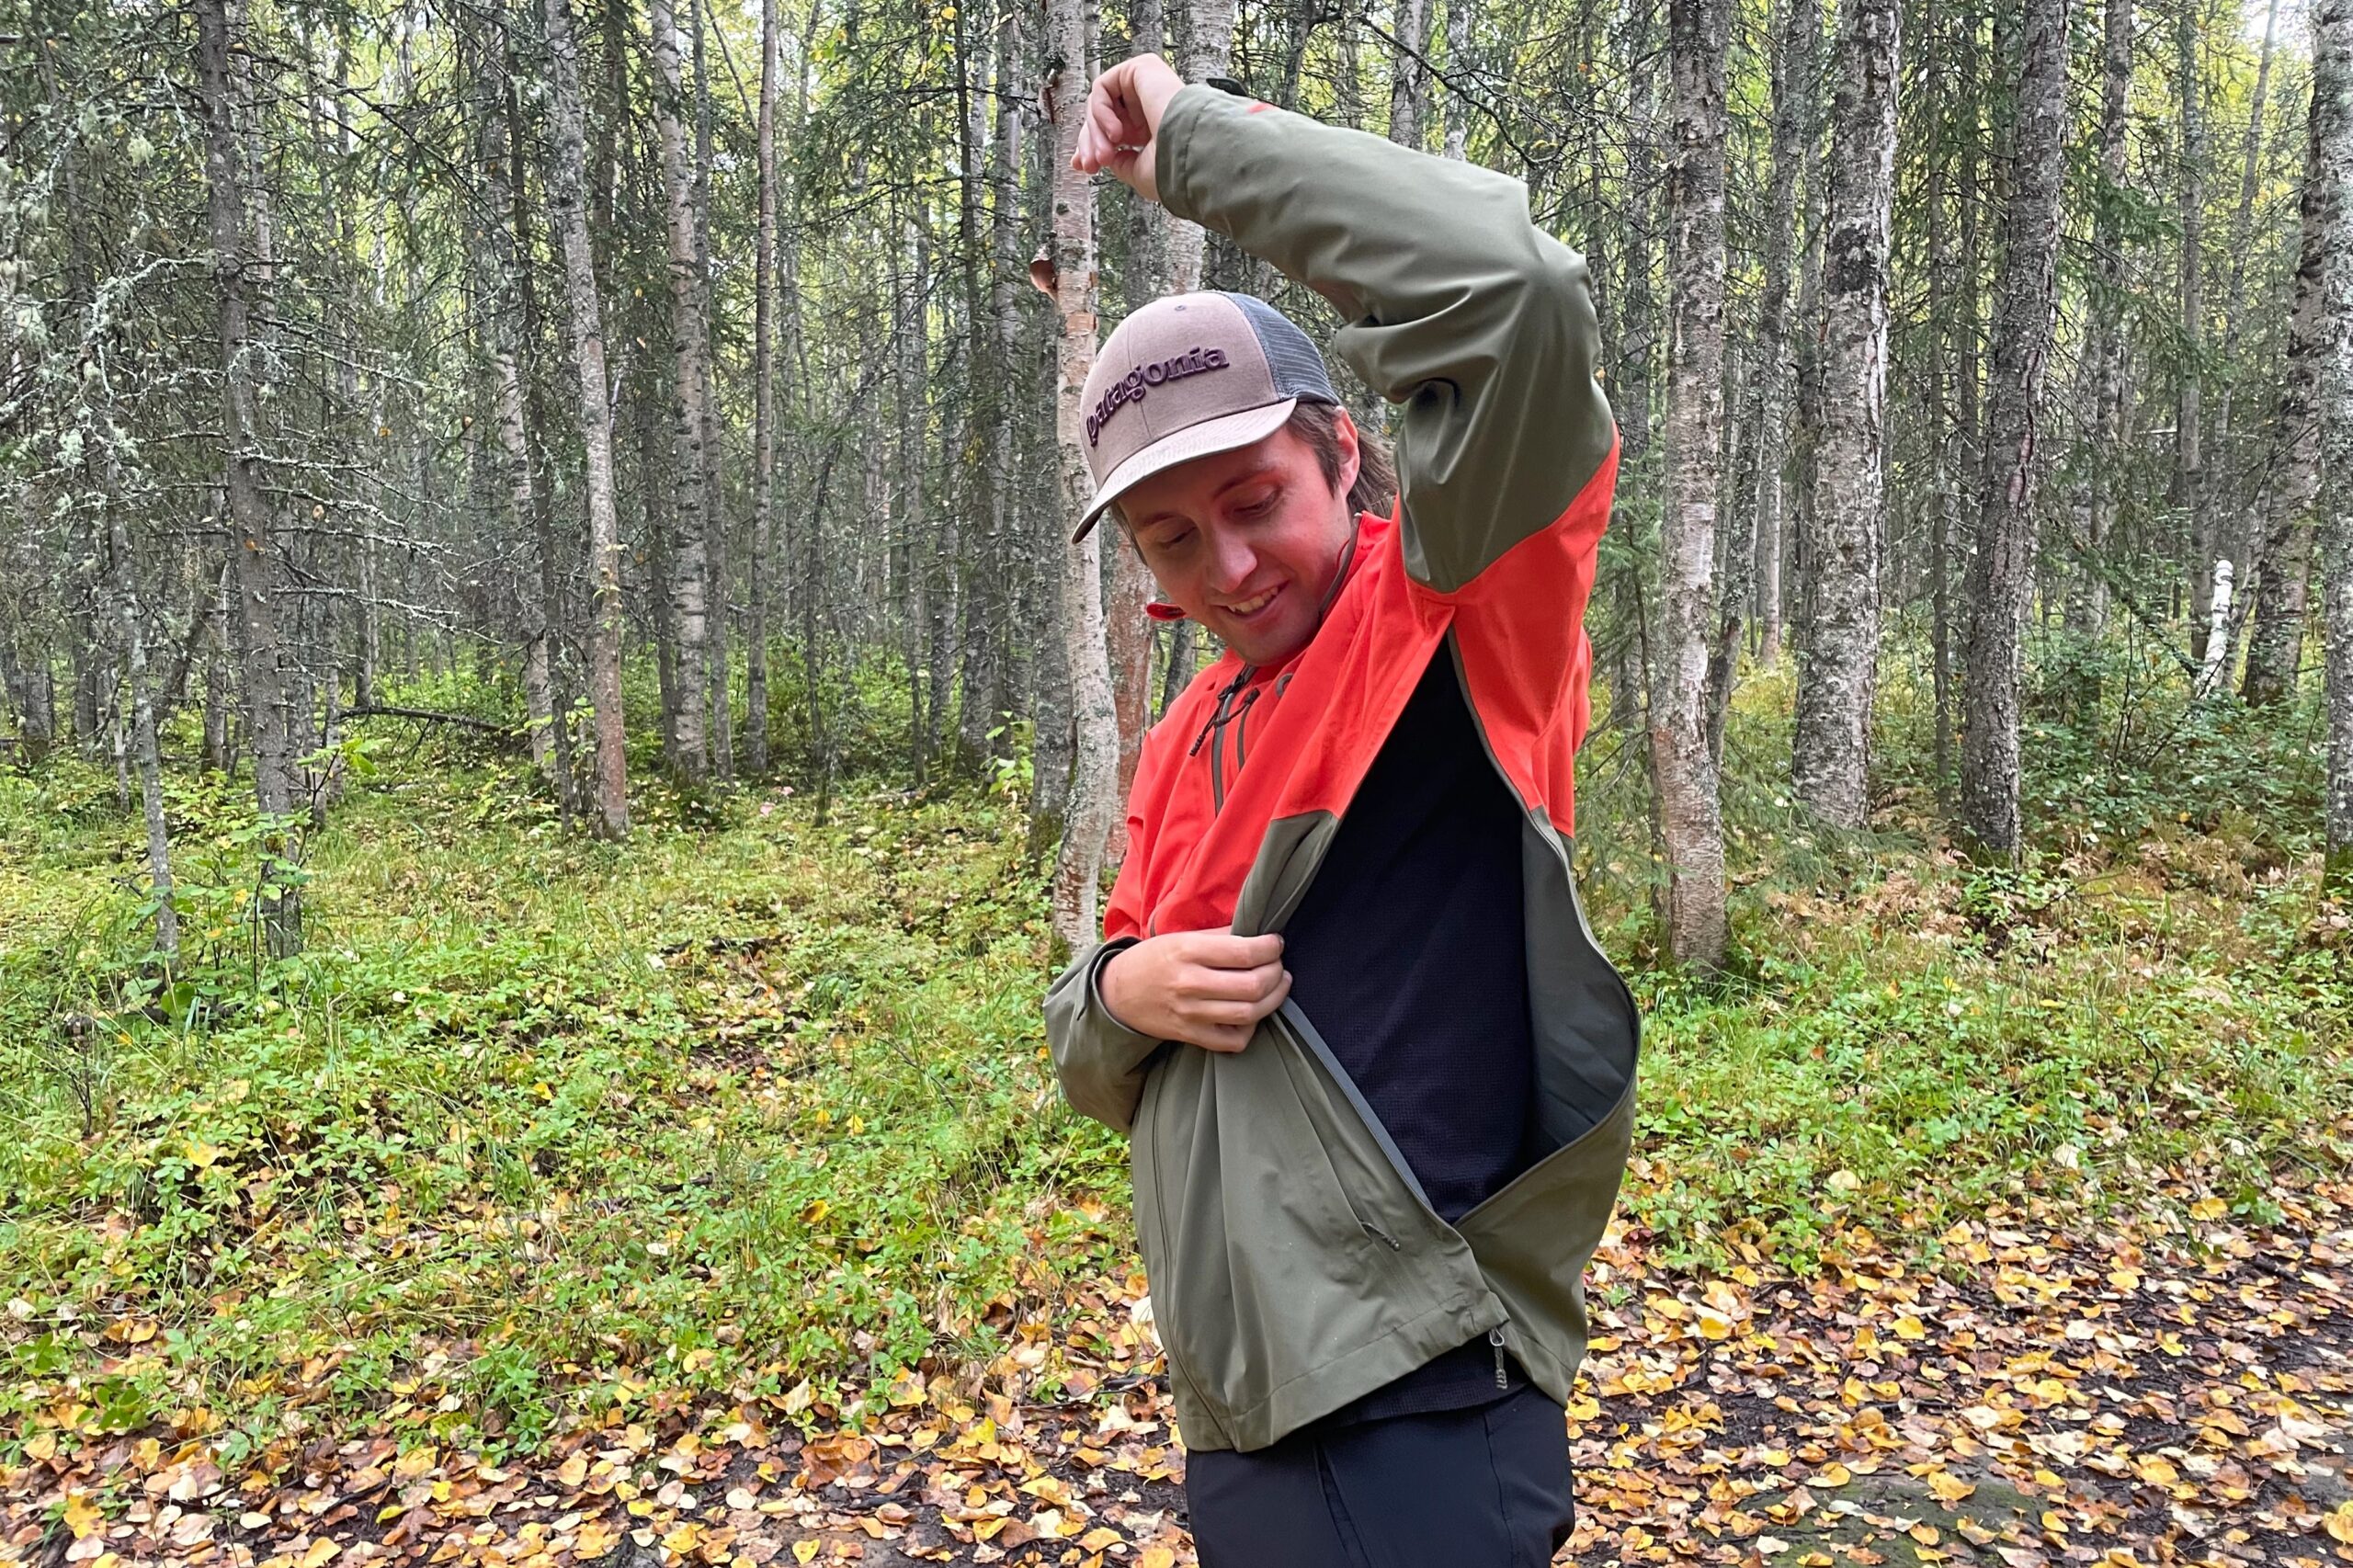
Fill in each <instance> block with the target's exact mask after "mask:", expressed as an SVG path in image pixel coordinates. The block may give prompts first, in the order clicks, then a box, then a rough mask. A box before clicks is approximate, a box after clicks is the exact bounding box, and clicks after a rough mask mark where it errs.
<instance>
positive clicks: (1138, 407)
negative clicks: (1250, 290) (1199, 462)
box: [1086, 294, 1282, 485]
mask: <svg viewBox="0 0 2353 1568" xmlns="http://www.w3.org/2000/svg"><path fill="white" fill-rule="evenodd" d="M1280 401H1282V399H1281V394H1280V393H1279V392H1276V390H1275V379H1274V372H1273V370H1272V369H1270V368H1269V367H1268V365H1267V356H1266V352H1265V350H1263V349H1262V348H1260V347H1259V346H1258V335H1257V334H1256V333H1255V332H1253V331H1252V330H1251V329H1250V324H1249V322H1248V321H1247V320H1246V319H1245V318H1244V316H1243V314H1242V311H1241V308H1240V307H1239V306H1237V305H1235V304H1234V303H1233V301H1231V300H1228V299H1225V298H1223V297H1222V296H1220V295H1216V294H1185V295H1177V296H1174V297H1171V298H1169V299H1165V300H1156V301H1153V303H1151V304H1149V305H1147V306H1145V307H1144V308H1143V309H1142V310H1141V311H1138V312H1135V313H1134V314H1133V315H1131V316H1130V317H1129V318H1128V319H1127V320H1126V321H1124V322H1122V323H1121V324H1120V328H1119V330H1118V331H1116V332H1114V333H1113V334H1112V335H1111V336H1110V339H1109V341H1108V342H1107V343H1105V344H1104V346H1103V351H1102V353H1101V354H1100V355H1098V356H1097V358H1096V362H1095V373H1094V374H1093V375H1090V376H1089V377H1088V378H1087V381H1086V422H1087V434H1088V437H1089V440H1088V445H1087V452H1086V461H1087V468H1088V470H1089V472H1091V473H1092V474H1093V476H1094V478H1095V482H1096V483H1097V484H1098V485H1099V484H1101V483H1103V480H1104V478H1105V476H1107V475H1108V474H1109V473H1110V472H1112V471H1113V470H1114V469H1117V468H1118V467H1119V466H1120V464H1121V463H1123V462H1125V461H1127V460H1128V459H1129V458H1131V457H1132V456H1134V455H1135V454H1136V453H1138V452H1140V451H1142V450H1143V449H1145V448H1146V447H1149V446H1151V445H1152V444H1153V443H1154V442H1155V441H1159V440H1162V439H1164V438H1165V437H1169V436H1173V435H1175V434H1176V433H1177V432H1178V431H1180V430H1183V429H1186V428H1187V427H1188V426H1194V425H1198V424H1199V423H1201V422H1202V421H1204V420H1209V419H1214V418H1217V417H1219V416H1220V415H1228V414H1236V413H1240V412H1242V411H1244V410H1245V409H1252V408H1261V407H1264V406H1266V405H1267V404H1268V403H1277V402H1280Z"/></svg>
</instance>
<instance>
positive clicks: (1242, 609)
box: [1225, 584, 1283, 620]
mask: <svg viewBox="0 0 2353 1568" xmlns="http://www.w3.org/2000/svg"><path fill="white" fill-rule="evenodd" d="M1282 591H1283V590H1282V585H1280V584H1277V585H1275V586H1273V587H1271V588H1268V589H1267V591H1266V592H1265V593H1263V594H1260V595H1258V596H1257V597H1255V598H1247V599H1244V600H1243V601H1242V602H1241V603H1240V604H1232V605H1227V606H1226V607H1225V613H1226V614H1228V615H1230V616H1232V617H1233V619H1236V620H1247V619H1250V618H1251V617H1252V616H1254V615H1256V614H1257V613H1258V612H1259V611H1260V610H1262V609H1265V608H1267V606H1268V605H1270V604H1272V603H1274V602H1275V597H1276V596H1277V595H1278V594H1280V593H1281V592H1282Z"/></svg>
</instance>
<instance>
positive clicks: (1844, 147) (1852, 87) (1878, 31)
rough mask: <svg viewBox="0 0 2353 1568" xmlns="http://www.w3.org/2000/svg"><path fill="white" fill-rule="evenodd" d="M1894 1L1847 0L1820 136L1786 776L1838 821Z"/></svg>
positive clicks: (1875, 367)
mask: <svg viewBox="0 0 2353 1568" xmlns="http://www.w3.org/2000/svg"><path fill="white" fill-rule="evenodd" d="M1900 27H1901V11H1900V7H1899V6H1898V4H1897V0H1846V4H1845V5H1844V6H1842V7H1841V16H1840V17H1839V29H1840V34H1841V36H1840V39H1839V44H1838V57H1839V79H1838V97H1837V105H1836V110H1835V111H1834V112H1835V117H1836V118H1835V121H1834V126H1833V130H1832V131H1831V143H1830V233H1829V235H1828V238H1827V239H1826V241H1825V242H1824V244H1825V246H1826V255H1825V257H1824V267H1823V293H1824V319H1823V328H1822V343H1823V372H1822V384H1823V398H1822V405H1823V425H1822V443H1821V448H1820V453H1821V456H1820V466H1821V472H1822V482H1821V487H1820V491H1819V495H1820V503H1819V509H1818V511H1817V513H1816V515H1815V517H1814V526H1813V535H1812V546H1813V548H1812V551H1811V562H1810V564H1811V571H1812V584H1813V619H1812V621H1811V622H1810V623H1809V624H1808V626H1807V627H1806V635H1805V644H1804V647H1803V648H1802V650H1801V653H1800V656H1799V660H1798V689H1797V732H1796V741H1795V744H1794V748H1793V751H1792V767H1791V773H1792V782H1793V785H1794V788H1795V790H1796V794H1797V798H1798V799H1799V800H1800V801H1802V802H1803V803H1804V804H1805V805H1806V806H1807V807H1808V808H1810V809H1811V810H1813V812H1816V813H1817V814H1819V815H1820V816H1822V817H1823V818H1824V820H1825V821H1828V822H1830V823H1832V824H1836V825H1837V826H1839V827H1845V828H1859V827H1861V826H1863V825H1864V824H1865V823H1866V822H1867V821H1868V820H1869V816H1870V796H1869V793H1868V791H1867V790H1866V788H1865V785H1866V776H1867V774H1868V771H1869V763H1870V739H1871V710H1872V701H1873V698H1874V696H1875V695H1876V692H1877V689H1878V670H1879V604H1880V591H1879V553H1880V538H1881V531H1882V529H1883V528H1884V526H1885V522H1886V510H1887V480H1886V463H1887V352H1888V283H1889V280H1888V268H1889V266H1890V262H1891V256H1890V254H1889V245H1890V226H1891V223H1892V222H1893V210H1894V205H1895V110H1896V103H1895V98H1896V71H1897V64H1898V62H1899V60H1900V58H1901V55H1900V51H1899V43H1898V33H1899V30H1900Z"/></svg>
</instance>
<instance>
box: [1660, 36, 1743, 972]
mask: <svg viewBox="0 0 2353 1568" xmlns="http://www.w3.org/2000/svg"><path fill="white" fill-rule="evenodd" d="M1729 23H1730V8H1729V6H1728V5H1727V4H1726V0H1668V6H1667V35H1668V36H1667V53H1668V67H1669V74H1670V77H1671V79H1672V81H1673V84H1674V94H1675V100H1674V124H1675V161H1674V163H1673V164H1672V165H1670V167H1669V170H1668V174H1667V181H1666V209H1667V216H1666V223H1667V257H1668V262H1667V272H1668V290H1669V295H1670V303H1669V316H1670V324H1669V327H1668V351H1667V365H1666V427H1665V440H1666V478H1665V495H1666V505H1665V512H1664V515H1663V516H1662V517H1661V519H1660V528H1659V539H1660V553H1661V561H1660V588H1661V597H1662V600H1663V603H1662V604H1661V606H1660V615H1659V639H1658V641H1659V647H1658V649H1657V658H1656V661H1655V663H1654V665H1653V666H1652V670H1651V702H1650V744H1651V759H1652V767H1653V771H1654V774H1655V776H1656V778H1657V781H1658V797H1659V814H1660V824H1661V828H1662V830H1663V832H1664V835H1665V848H1666V858H1667V879H1668V880H1667V895H1666V898H1667V946H1668V949H1669V951H1670V952H1671V953H1672V954H1673V955H1674V958H1675V960H1676V961H1677V962H1678V963H1682V964H1687V965H1689V966H1691V967H1693V968H1695V969H1698V970H1700V971H1716V970H1719V969H1721V968H1722V966H1723V963H1724V960H1725V957H1726V949H1727V947H1728V945H1729V941H1730V931H1729V927H1728V926H1727V924H1726V915H1725V910H1724V846H1723V821H1722V807H1721V804H1720V802H1719V800H1718V796H1717V770H1716V766H1715V762H1714V759H1713V758H1712V757H1711V756H1710V755H1709V752H1708V736H1707V674H1708V621H1709V614H1710V611H1711V608H1713V604H1714V594H1713V591H1712V589H1713V578H1714V567H1715V539H1716V496H1717V494H1718V492H1719V490H1720V489H1721V480H1722V432H1723V351H1724V324H1723V298H1724V56H1725V50H1726V46H1727V40H1728V31H1729Z"/></svg>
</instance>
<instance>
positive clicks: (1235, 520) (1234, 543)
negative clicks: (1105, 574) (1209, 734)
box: [1120, 415, 1357, 665]
mask: <svg viewBox="0 0 2353 1568" xmlns="http://www.w3.org/2000/svg"><path fill="white" fill-rule="evenodd" d="M1339 444H1340V454H1341V459H1342V461H1341V465H1340V472H1339V475H1338V477H1337V480H1336V482H1332V481H1327V480H1325V479H1324V470H1323V466H1322V465H1321V464H1320V463H1318V462H1317V461H1316V459H1315V452H1314V449H1313V448H1311V447H1309V446H1308V444H1307V443H1306V442H1304V441H1302V440H1301V439H1300V438H1299V437H1298V436H1296V435H1294V434H1293V433H1292V432H1291V431H1290V429H1289V428H1288V427H1285V428H1283V429H1280V430H1278V431H1276V432H1275V433H1274V434H1273V435H1271V436H1269V437H1267V438H1266V439H1265V440H1263V441H1259V442H1257V443H1256V444H1255V445H1253V446H1248V447H1240V448H1237V449H1234V450H1233V451H1230V452H1213V453H1211V455H1210V456H1208V457H1205V458H1195V459H1194V460H1191V461H1190V462H1184V463H1179V464H1177V465H1176V467H1174V468H1171V469H1166V470H1164V471H1163V472H1159V473H1155V474H1154V475H1153V476H1152V477H1151V478H1149V479H1146V480H1142V481H1141V482H1139V483H1137V484H1136V485H1135V486H1134V487H1133V488H1131V489H1130V490H1129V491H1128V492H1127V493H1126V494H1123V495H1121V496H1120V514H1121V515H1122V516H1123V517H1126V518H1127V519H1128V526H1129V528H1130V530H1131V532H1132V533H1133V534H1134V535H1135V540H1136V544H1137V546H1138V548H1140V549H1141V550H1142V551H1143V559H1144V564H1145V565H1147V566H1149V567H1150V568H1151V569H1152V574H1153V576H1154V578H1155V579H1156V580H1157V581H1158V582H1159V584H1160V589H1161V592H1162V593H1164V594H1165V595H1166V596H1167V597H1168V599H1169V601H1170V602H1171V603H1173V604H1175V605H1176V607H1177V608H1179V609H1181V610H1183V611H1184V612H1185V613H1186V614H1187V615H1189V616H1191V617H1192V618H1193V619H1195V620H1198V621H1199V622H1200V623H1201V624H1202V625H1203V626H1206V627H1208V628H1209V629H1210V630H1211V631H1214V632H1216V633H1217V634H1218V636H1220V637H1221V638H1222V639H1224V641H1225V644H1226V646H1227V647H1229V648H1231V649H1233V652H1234V653H1235V654H1236V655H1237V656H1239V657H1240V658H1241V659H1242V660H1243V662H1244V663H1245V664H1252V665H1273V664H1279V663H1281V662H1282V661H1283V660H1285V659H1287V658H1289V657H1290V656H1291V655H1292V654H1293V653H1298V652H1299V651H1300V650H1301V649H1302V648H1304V647H1306V646H1307V643H1308V641H1309V640H1310V639H1311V638H1313V636H1314V635H1315V629H1316V627H1317V626H1318V624H1320V622H1321V620H1322V617H1323V606H1324V593H1325V590H1327V589H1328V588H1330V587H1331V585H1332V579H1333V578H1334V576H1335V575H1336V574H1338V572H1339V569H1340V558H1341V555H1342V553H1343V552H1344V551H1346V549H1347V542H1348V538H1349V535H1350V534H1351V533H1353V532H1354V531H1355V527H1356V520H1355V519H1354V518H1353V517H1350V516H1349V515H1348V506H1347V494H1348V487H1349V486H1350V485H1351V484H1353V483H1356V473H1357V438H1356V427H1355V426H1353V425H1351V424H1349V422H1348V419H1347V415H1341V416H1340V419H1339Z"/></svg>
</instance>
